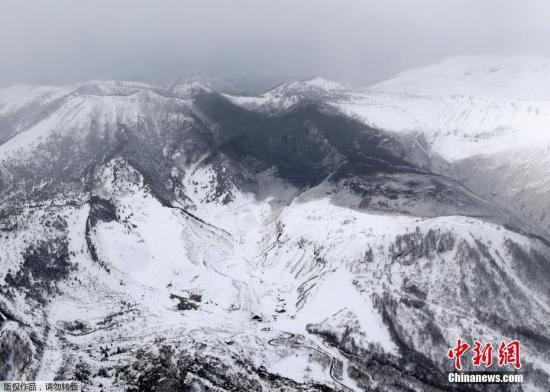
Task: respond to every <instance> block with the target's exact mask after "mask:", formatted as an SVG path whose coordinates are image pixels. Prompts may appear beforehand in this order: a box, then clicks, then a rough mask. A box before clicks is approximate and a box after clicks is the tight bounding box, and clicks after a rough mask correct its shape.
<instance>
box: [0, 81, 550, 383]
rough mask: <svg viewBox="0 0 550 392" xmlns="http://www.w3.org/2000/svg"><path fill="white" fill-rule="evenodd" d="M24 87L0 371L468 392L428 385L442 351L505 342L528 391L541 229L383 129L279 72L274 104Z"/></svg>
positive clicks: (547, 298) (108, 86)
mask: <svg viewBox="0 0 550 392" xmlns="http://www.w3.org/2000/svg"><path fill="white" fill-rule="evenodd" d="M317 84H318V83H317V82H315V83H314V85H315V86H317ZM324 85H325V84H324V83H323V86H324ZM323 88H324V87H323ZM330 88H332V87H330ZM31 90H34V89H31ZM46 90H47V89H45V88H43V89H38V90H37V92H35V93H32V94H33V95H32V96H30V95H28V94H30V93H28V94H27V93H25V94H27V95H25V97H24V100H25V102H24V103H21V104H19V106H17V108H16V107H15V106H13V107H10V108H9V113H17V112H18V111H20V110H22V109H21V108H23V107H25V108H26V109H25V111H26V113H27V114H26V115H25V119H26V120H25V122H22V123H19V122H17V121H16V120H15V117H13V118H12V119H11V120H10V121H13V122H14V124H15V123H17V132H16V133H14V134H13V135H12V136H11V137H10V138H9V139H8V140H7V141H6V142H4V143H3V144H2V145H0V154H1V155H0V159H1V165H0V170H1V171H0V200H1V203H0V230H1V237H0V245H1V247H2V249H3V252H2V254H0V265H1V266H2V268H1V269H0V282H2V283H1V284H0V301H1V302H0V347H2V348H3V349H2V350H1V353H2V354H1V355H2V357H1V359H2V361H1V362H0V364H1V365H0V378H4V379H18V378H25V377H26V378H34V379H53V378H54V377H58V378H60V379H73V378H76V379H79V380H81V381H82V382H83V383H84V386H85V388H86V389H87V390H97V391H99V390H101V389H103V388H109V389H112V390H127V389H129V390H149V389H151V387H152V385H157V386H158V387H159V388H164V389H166V390H174V389H177V388H180V389H184V388H188V389H191V390H193V388H195V389H196V390H204V389H205V388H210V390H214V391H226V390H266V391H275V390H289V391H306V390H308V391H328V390H345V391H348V390H357V391H359V390H376V389H378V390H387V391H396V390H416V391H445V390H482V389H480V387H476V386H465V387H464V388H462V387H460V388H458V387H457V386H453V385H450V384H447V382H446V374H445V372H446V371H448V370H451V362H450V361H448V360H447V359H446V352H447V350H448V348H449V347H450V346H452V345H453V344H454V343H455V341H456V338H457V337H463V338H466V337H470V338H472V339H479V340H487V341H492V342H497V341H499V340H500V339H506V340H510V339H511V338H517V339H520V340H521V341H522V348H523V350H524V351H523V352H524V357H523V360H524V363H525V369H526V372H527V373H528V375H529V377H528V380H527V381H528V382H527V383H526V384H525V385H523V386H522V387H524V389H525V390H531V391H545V390H546V389H545V388H546V386H547V385H548V383H549V382H550V381H549V374H550V370H549V369H550V358H549V357H548V353H549V352H550V331H548V328H547V326H548V325H549V323H550V286H549V282H550V279H549V278H550V276H549V269H548V255H550V248H549V247H548V245H547V242H546V241H545V240H544V239H543V238H539V237H536V236H535V235H533V234H531V232H532V228H531V227H530V225H529V224H527V223H525V222H524V221H522V220H520V219H517V218H515V217H513V216H512V215H511V214H509V213H508V212H507V211H505V210H503V209H501V208H499V207H497V206H495V205H493V204H492V203H490V202H487V201H486V200H484V199H482V198H480V197H479V196H477V195H475V194H474V193H472V192H471V191H469V190H468V189H467V188H465V187H463V186H462V185H461V184H460V183H459V182H456V181H454V180H452V179H450V178H447V177H443V176H441V175H435V174H433V173H432V172H430V171H429V170H426V169H425V168H421V167H419V166H418V165H416V164H415V163H414V161H413V160H411V159H409V158H410V154H409V153H408V152H407V148H406V146H404V145H403V143H402V142H401V141H400V140H399V139H398V138H396V137H394V136H392V135H391V134H390V133H387V132H385V131H381V130H378V129H375V128H371V127H369V126H367V125H365V124H364V123H363V122H361V121H357V120H354V119H351V118H349V117H348V116H345V115H343V114H342V113H340V112H339V111H337V110H335V109H334V107H332V106H330V105H328V106H327V105H326V104H325V103H322V102H319V101H322V100H323V99H324V98H323V99H318V98H316V97H314V96H311V97H309V98H308V97H305V95H304V94H303V89H301V88H299V90H300V91H302V92H301V93H300V94H301V95H302V96H303V97H302V98H300V100H299V101H298V102H297V103H296V104H294V105H292V106H289V107H287V108H285V110H282V111H263V110H259V111H250V110H248V109H246V108H243V107H241V106H239V105H235V103H234V100H233V99H230V98H227V97H226V96H224V95H220V94H216V93H213V92H212V91H209V90H208V89H206V88H204V87H202V86H201V85H197V84H196V83H195V82H194V81H193V82H190V83H187V84H186V83H184V84H183V85H175V86H173V87H172V88H170V89H160V88H156V87H146V86H134V85H133V84H117V83H105V82H102V83H95V84H94V83H92V84H89V85H85V87H83V86H70V87H67V88H63V89H61V90H58V89H52V91H51V92H47V91H46ZM25 91H27V90H25ZM38 91H39V92H38ZM61 91H62V92H61ZM8 94H9V91H8V92H3V93H2V96H4V95H8ZM56 94H57V95H56ZM54 96H55V98H44V97H54ZM34 100H38V101H39V102H37V103H33V101H34ZM8 101H9V99H6V100H5V101H2V102H8ZM21 102H23V98H21ZM4 105H8V104H7V103H5V104H4ZM3 108H6V109H5V112H4V113H8V109H7V106H3ZM44 108H47V110H44ZM9 115H11V114H6V116H9ZM425 159H426V160H429V159H428V158H426V157H425ZM480 298H483V300H480ZM500 387H501V386H496V387H495V388H494V389H493V390H503V389H498V388H500ZM514 388H515V387H514V386H513V385H512V386H510V387H509V388H508V390H517V389H514Z"/></svg>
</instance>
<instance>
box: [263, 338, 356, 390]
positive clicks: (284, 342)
mask: <svg viewBox="0 0 550 392" xmlns="http://www.w3.org/2000/svg"><path fill="white" fill-rule="evenodd" d="M282 333H283V334H284V335H286V336H282V337H278V338H274V339H271V340H268V342H267V343H268V344H269V345H271V346H286V347H292V348H306V349H308V350H312V351H315V352H317V353H319V354H321V355H324V356H326V357H328V358H330V361H331V362H330V369H329V375H330V378H332V380H333V381H334V382H335V383H336V384H337V385H338V386H339V387H341V388H342V390H343V391H345V392H355V389H353V388H350V387H348V386H347V385H345V384H343V383H342V382H341V381H340V380H338V379H337V378H336V377H335V376H334V374H333V370H334V365H335V363H336V361H338V358H336V357H334V356H333V355H332V354H330V353H328V352H326V351H324V350H321V349H319V348H317V347H312V346H308V345H307V344H301V343H297V342H295V341H291V339H294V338H295V337H296V334H293V333H291V332H282Z"/></svg>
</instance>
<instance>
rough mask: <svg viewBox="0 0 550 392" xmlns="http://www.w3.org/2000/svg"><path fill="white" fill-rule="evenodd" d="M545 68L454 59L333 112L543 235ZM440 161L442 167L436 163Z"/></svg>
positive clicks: (544, 63)
mask: <svg viewBox="0 0 550 392" xmlns="http://www.w3.org/2000/svg"><path fill="white" fill-rule="evenodd" d="M548 86H550V61H548V60H546V59H542V58H534V57H503V56H486V57H459V58H453V59H449V60H446V61H444V62H442V63H439V64H436V65H433V66H430V67H426V68H422V69H418V70H412V71H408V72H405V73H403V74H401V75H398V76H397V77H396V78H394V79H391V80H388V81H385V82H382V83H379V84H377V85H375V86H373V87H371V88H369V89H367V90H365V91H363V92H361V93H358V94H356V95H355V96H354V97H353V98H351V99H348V100H339V101H337V102H335V105H336V106H337V107H339V108H340V109H342V110H343V111H344V112H346V113H349V114H351V115H353V116H356V117H358V118H360V119H362V120H363V121H365V122H366V123H367V124H370V125H371V126H374V127H377V128H381V129H386V130H388V131H391V132H392V133H396V134H398V135H400V137H402V138H403V140H408V143H409V145H410V148H411V149H412V150H423V151H425V152H427V153H428V154H429V155H430V156H431V157H432V159H433V162H432V163H431V164H430V165H431V166H430V167H431V168H432V170H435V171H438V172H441V173H444V174H446V175H450V176H452V177H455V178H457V179H459V180H460V181H461V182H463V183H464V184H465V185H467V186H468V187H470V188H471V189H473V190H474V191H476V192H477V193H479V194H481V195H482V196H484V197H485V198H488V199H491V200H494V201H496V202H497V203H499V204H500V205H504V206H510V208H512V209H514V210H515V211H516V212H517V213H519V214H520V215H522V216H524V217H526V218H527V219H529V220H531V221H533V222H534V223H537V224H540V225H541V226H543V227H544V228H545V229H546V230H547V231H548V230H549V229H550V220H549V218H548V216H547V214H546V213H545V211H546V210H547V209H548V207H549V204H548V199H547V198H544V197H542V196H541V195H544V194H546V193H548V192H549V191H550V188H549V184H548V183H547V181H545V180H544V179H545V178H547V177H548V167H550V166H548V159H547V156H548V148H549V146H550V132H549V131H548V130H549V127H550V96H549V93H548V88H547V87H548ZM441 158H442V159H443V161H442V160H441Z"/></svg>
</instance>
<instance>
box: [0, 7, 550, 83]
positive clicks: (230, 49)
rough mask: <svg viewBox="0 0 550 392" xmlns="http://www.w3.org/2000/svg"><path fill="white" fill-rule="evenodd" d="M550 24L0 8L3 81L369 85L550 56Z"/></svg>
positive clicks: (542, 18) (432, 15)
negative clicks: (489, 57) (479, 59)
mask: <svg viewBox="0 0 550 392" xmlns="http://www.w3.org/2000/svg"><path fill="white" fill-rule="evenodd" d="M548 20H550V3H549V2H547V1H545V0H540V1H535V0H522V1H517V0H513V1H512V0H510V1H508V0H483V1H481V0H415V1H412V0H376V1H370V0H333V1H329V0H302V1H298V0H271V1H262V0H218V1H213V0H196V1H183V0H150V1H146V0H41V1H30V0H29V1H21V0H2V1H1V2H0V53H1V61H0V84H2V85H6V84H13V83H33V84H60V83H71V82H75V81H84V80H90V79H119V80H139V81H144V82H152V83H163V84H164V83H168V82H170V81H171V80H174V79H177V78H180V77H188V76H193V75H208V76H219V77H224V78H241V77H247V78H256V79H258V78H259V79H261V78H265V79H266V80H273V81H275V80H277V79H285V78H304V77H309V76H313V75H322V76H325V77H327V78H332V79H339V80H346V81H350V80H354V81H359V82H371V81H376V80H380V79H383V78H386V77H389V76H392V75H393V74H395V73H397V72H399V71H402V70H404V69H408V68H412V67H417V66H423V65H427V64H430V63H433V62H436V61H439V60H441V59H443V58H445V57H449V56H455V55H463V54H494V53H499V54H500V53H502V54H531V55H540V56H550V43H549V42H550V40H549V39H548V37H549V33H550V23H548Z"/></svg>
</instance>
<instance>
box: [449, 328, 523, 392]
mask: <svg viewBox="0 0 550 392" xmlns="http://www.w3.org/2000/svg"><path fill="white" fill-rule="evenodd" d="M467 354H469V355H467ZM447 358H449V359H450V360H452V361H453V362H454V368H455V369H456V370H457V371H453V372H449V373H448V381H449V382H450V383H472V384H473V383H482V384H499V383H522V382H523V381H524V374H523V373H521V372H518V370H520V369H521V366H522V365H521V343H520V342H519V341H517V340H512V341H511V342H508V343H507V342H505V341H501V342H500V343H499V344H497V345H495V346H493V345H492V344H491V343H481V342H478V341H477V340H476V341H474V344H473V346H470V345H469V344H468V343H466V342H465V341H463V340H462V339H458V340H457V342H456V345H455V346H454V347H451V348H449V351H448V352H447ZM467 358H471V366H468V365H467V364H466V363H465V360H467ZM464 367H467V368H468V369H471V370H469V371H466V370H465V369H464ZM482 369H484V370H482ZM489 369H490V370H489Z"/></svg>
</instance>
